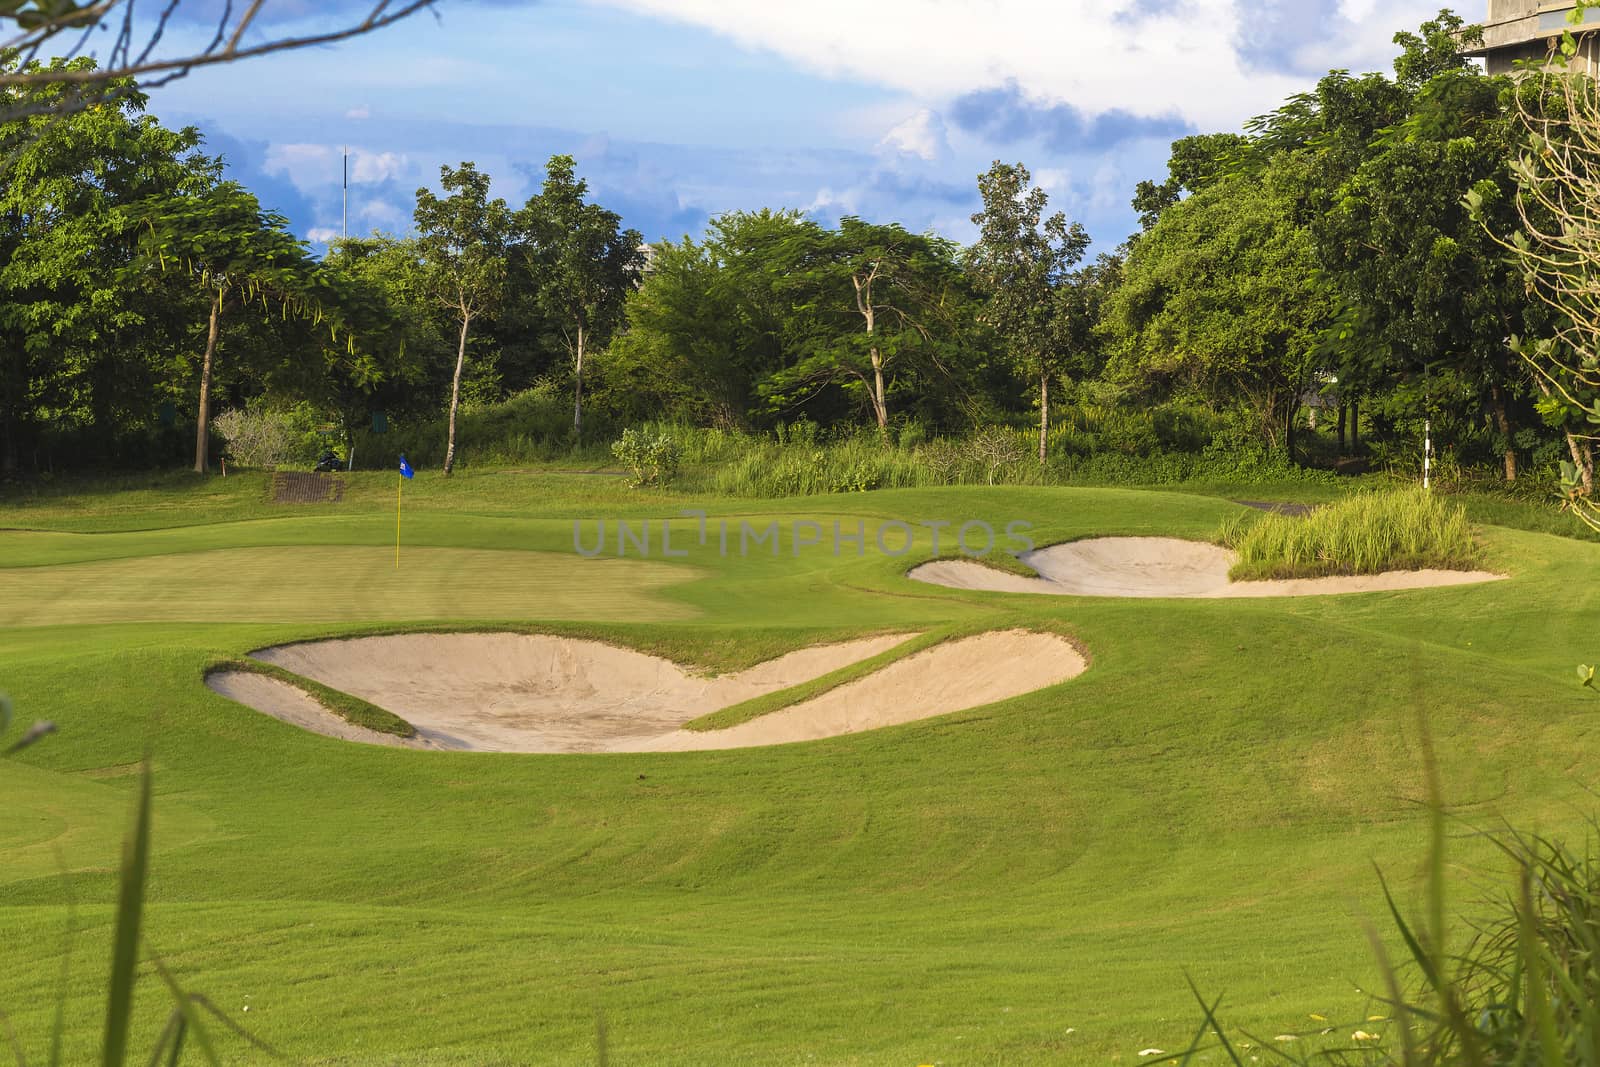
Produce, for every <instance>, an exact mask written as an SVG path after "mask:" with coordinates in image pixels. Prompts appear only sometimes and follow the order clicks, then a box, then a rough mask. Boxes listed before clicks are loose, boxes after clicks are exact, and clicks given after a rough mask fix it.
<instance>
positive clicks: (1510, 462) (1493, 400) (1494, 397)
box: [1489, 385, 1517, 482]
mask: <svg viewBox="0 0 1600 1067" xmlns="http://www.w3.org/2000/svg"><path fill="white" fill-rule="evenodd" d="M1489 404H1490V407H1491V409H1492V410H1493V412H1494V428H1495V429H1496V430H1497V431H1499V433H1500V436H1501V437H1503V438H1505V468H1506V481H1508V482H1514V481H1516V480H1517V446H1516V444H1515V442H1513V441H1512V440H1511V417H1510V416H1509V415H1507V414H1506V398H1505V394H1504V393H1502V392H1501V391H1500V387H1499V386H1498V385H1492V386H1490V387H1489Z"/></svg>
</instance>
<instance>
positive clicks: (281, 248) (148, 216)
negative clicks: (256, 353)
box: [135, 182, 338, 474]
mask: <svg viewBox="0 0 1600 1067" xmlns="http://www.w3.org/2000/svg"><path fill="white" fill-rule="evenodd" d="M135 216H136V217H137V219H138V221H139V226H140V228H141V230H142V231H143V232H142V242H143V248H144V252H145V256H146V262H147V263H150V262H153V263H154V264H156V265H157V266H159V267H161V268H162V269H168V268H177V269H179V270H181V271H182V272H183V273H184V274H185V275H186V276H187V277H188V278H189V279H190V280H191V281H192V283H193V284H194V285H195V286H196V287H198V288H199V289H200V290H201V291H202V292H204V293H205V294H206V295H207V297H208V301H207V302H208V304H209V312H208V317H207V322H206V342H205V352H204V355H203V357H202V359H201V367H200V399H199V407H198V413H197V415H196V418H195V446H194V448H195V453H194V469H195V472H196V473H199V474H204V473H205V472H206V470H207V469H208V468H209V465H210V420H211V383H212V378H213V375H214V372H215V363H216V356H217V350H218V342H219V341H220V340H221V337H222V326H223V320H224V318H225V317H226V316H227V315H228V314H229V312H230V311H232V310H234V309H237V308H240V307H243V306H246V305H248V304H252V303H254V304H259V305H261V306H262V307H271V308H273V309H275V310H276V311H278V312H279V313H280V314H281V315H282V316H283V317H285V318H290V317H293V318H303V319H309V320H313V321H314V322H315V323H316V324H319V325H320V324H322V323H323V322H324V321H325V320H331V321H329V322H328V326H329V330H330V333H334V334H336V333H337V330H338V326H337V321H338V320H337V304H336V302H335V301H334V300H332V299H330V296H331V293H330V290H329V279H328V277H327V275H325V274H324V273H322V272H321V271H320V270H318V268H317V264H316V261H315V260H313V259H312V258H311V255H310V253H309V252H308V251H307V249H306V246H305V244H304V243H303V242H301V241H300V240H299V239H298V238H296V237H295V236H294V235H293V234H291V233H290V232H289V229H288V220H287V219H285V218H284V217H283V216H282V215H279V214H276V213H274V212H268V211H263V210H262V209H261V205H260V203H258V202H257V200H256V198H255V196H254V195H252V194H251V193H250V192H249V191H248V190H246V189H245V188H244V187H243V186H241V185H239V184H238V183H237V182H221V183H218V184H216V185H213V186H211V187H210V188H208V189H205V190H204V191H202V192H198V193H195V194H193V195H189V196H180V197H172V196H166V195H158V196H154V197H151V198H149V199H147V200H145V201H143V202H142V203H141V204H140V205H139V206H138V209H137V211H136V212H135Z"/></svg>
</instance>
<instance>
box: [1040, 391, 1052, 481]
mask: <svg viewBox="0 0 1600 1067" xmlns="http://www.w3.org/2000/svg"><path fill="white" fill-rule="evenodd" d="M1049 440H1050V372H1049V371H1040V372H1039V466H1041V467H1042V466H1044V456H1045V445H1046V444H1047V443H1048V442H1049Z"/></svg>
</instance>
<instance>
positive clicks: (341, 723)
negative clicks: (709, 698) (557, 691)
mask: <svg viewBox="0 0 1600 1067" xmlns="http://www.w3.org/2000/svg"><path fill="white" fill-rule="evenodd" d="M477 632H482V631H477ZM502 634H504V635H506V636H530V635H520V634H515V633H511V632H506V631H502ZM374 636H376V635H374ZM384 636H397V635H395V634H389V635H384ZM414 636H427V634H426V633H421V634H416V635H414ZM542 636H554V635H542ZM891 636H892V637H894V638H898V643H897V644H895V645H892V646H891V647H889V648H886V649H884V650H883V651H882V652H879V653H876V654H874V655H872V656H868V657H867V658H865V659H862V660H859V661H856V662H855V663H851V664H847V665H845V666H843V667H840V668H838V669H836V670H833V671H829V672H826V673H824V674H822V675H819V676H817V677H816V678H814V679H809V680H807V681H803V682H799V683H795V684H793V685H789V686H786V687H785V688H783V689H780V690H776V691H774V692H772V693H770V694H766V696H767V697H769V698H777V699H778V700H780V701H781V703H778V704H775V705H774V706H773V707H772V708H770V709H768V711H767V712H766V713H765V714H763V715H761V716H757V717H755V718H752V719H748V720H744V721H742V722H739V723H735V724H731V725H730V726H729V727H727V728H725V729H722V730H710V731H698V732H688V731H684V730H682V728H681V727H679V728H677V729H675V730H673V731H672V732H671V734H670V735H657V736H655V737H653V738H651V739H649V740H650V741H658V740H665V739H666V738H667V737H668V736H673V737H679V738H681V739H683V740H686V741H689V742H690V743H689V744H680V745H674V746H671V747H657V746H656V745H655V744H653V743H646V744H632V743H629V744H626V745H620V746H617V747H608V748H598V749H592V750H587V751H598V752H613V753H622V752H658V751H686V750H702V749H715V748H735V747H737V748H746V747H766V746H770V745H773V744H783V743H788V742H790V741H801V740H821V739H824V738H829V737H838V736H844V735H846V734H853V733H860V732H866V731H870V730H875V729H878V728H880V727H882V726H892V725H899V724H902V723H909V722H917V721H921V720H924V719H930V718H935V717H938V716H942V715H948V714H952V713H954V712H959V711H964V710H971V709H974V708H979V707H983V706H986V705H988V704H992V703H998V702H1002V701H1005V700H1010V699H1015V698H1016V697H1018V696H1021V695H1025V694H1026V693H1029V692H1033V691H1035V690H1037V689H1044V688H1049V687H1051V686H1054V685H1057V684H1060V683H1062V682H1065V681H1068V680H1070V679H1072V678H1076V677H1077V676H1078V675H1080V674H1082V673H1083V672H1084V671H1085V670H1087V669H1088V666H1089V663H1090V657H1089V654H1088V652H1087V650H1086V649H1085V648H1084V646H1083V644H1082V642H1081V641H1080V640H1078V639H1077V638H1076V637H1075V636H1073V635H1070V634H1067V633H1064V632H1062V631H1061V630H1059V629H1057V628H1055V627H1012V628H1008V629H1001V630H978V631H976V632H966V633H955V634H951V633H944V634H938V635H933V634H927V633H906V632H904V631H902V632H899V633H896V634H893V635H877V637H878V639H879V640H883V639H885V638H887V637H891ZM1007 638H1023V639H1027V640H1030V641H1034V642H1038V641H1048V642H1051V643H1052V644H1055V645H1056V646H1057V647H1059V648H1061V649H1063V650H1065V651H1066V652H1068V653H1069V654H1070V660H1069V661H1068V666H1067V669H1066V670H1064V671H1058V672H1056V673H1054V674H1051V675H1050V676H1049V677H1043V678H1042V680H1039V681H1038V683H1037V684H1035V685H1033V686H1032V687H1031V688H1024V689H1019V690H1015V691H997V690H996V689H990V690H988V691H979V692H974V693H971V694H969V699H968V702H967V703H964V704H962V705H961V706H960V707H955V706H951V707H935V708H934V709H933V710H928V711H924V712H921V713H917V714H911V715H906V714H904V713H903V712H899V711H897V710H896V706H897V705H901V704H903V703H904V694H903V692H895V693H894V694H893V695H891V696H889V697H887V698H886V699H883V700H882V701H881V703H882V704H883V705H884V707H883V708H878V709H876V710H869V711H868V712H867V713H866V715H865V718H864V719H862V720H861V721H859V722H854V721H852V720H853V719H854V718H856V717H855V716H851V717H847V718H846V720H845V721H844V722H843V724H842V725H836V726H834V727H822V728H820V732H815V733H813V734H810V735H807V736H793V734H792V729H793V723H790V729H791V734H790V735H788V736H783V737H781V738H774V739H772V740H767V739H765V737H764V735H766V734H767V733H768V732H769V730H770V728H771V727H772V726H773V724H774V723H777V722H782V721H784V719H785V717H786V715H787V713H790V712H793V711H796V709H800V710H802V711H803V710H804V709H807V708H810V707H812V706H815V705H818V704H825V703H827V702H830V701H832V702H835V703H837V701H838V699H839V698H838V697H837V696H835V694H837V693H839V691H841V690H842V691H844V692H845V693H846V694H848V693H850V692H852V691H854V690H856V689H857V687H862V688H866V689H868V690H870V689H871V687H872V686H873V685H874V684H878V685H880V687H881V684H882V678H883V677H884V676H885V675H893V674H895V673H896V672H903V671H904V669H905V667H904V665H905V664H906V663H907V662H908V661H912V660H917V661H923V660H925V658H934V659H937V658H939V657H941V655H945V654H947V653H944V652H943V650H944V649H949V652H950V653H955V654H959V651H960V646H964V645H967V644H968V643H969V642H971V643H974V644H982V643H984V642H995V641H1004V640H1006V639H1007ZM353 639H359V638H343V639H341V638H327V639H321V640H313V641H302V642H290V643H288V644H286V645H275V646H270V647H273V648H283V647H289V646H290V645H295V644H299V645H305V644H318V643H322V640H327V641H338V640H353ZM568 640H579V641H586V640H587V639H577V638H572V639H568ZM856 640H857V641H859V640H863V639H860V638H858V639H856ZM589 643H592V644H596V645H599V644H603V643H602V642H589ZM849 643H851V642H848V641H847V642H831V643H829V644H849ZM610 647H616V648H619V649H625V650H626V651H629V652H633V653H635V654H638V655H644V656H648V657H650V658H653V659H658V660H660V661H661V662H663V663H667V664H673V661H671V660H666V659H665V658H663V657H656V656H653V655H652V654H650V653H641V652H639V651H638V650H636V649H628V648H627V647H626V646H610ZM827 647H829V645H820V646H808V648H804V649H795V650H791V651H790V652H788V653H783V654H781V655H780V656H777V657H772V658H770V659H769V660H767V661H763V662H764V663H771V662H774V661H775V660H778V659H782V658H784V657H785V656H788V655H792V654H794V653H796V652H804V651H810V650H814V649H819V648H827ZM257 651H265V649H258V650H257ZM1035 652H1037V650H1035ZM1003 658H1004V657H994V656H991V657H990V660H991V661H992V660H1002V659H1003ZM1038 659H1039V657H1038V656H1036V655H1035V656H1033V657H1031V659H1030V660H1029V662H1034V661H1036V660H1038ZM257 662H259V661H257ZM674 665H675V664H674ZM760 665H761V664H758V665H757V666H758V667H759V666H760ZM262 666H263V667H264V668H265V669H263V670H259V671H257V670H250V669H244V670H238V669H229V667H228V665H227V664H226V663H221V664H218V665H216V666H214V667H213V668H212V669H210V670H208V671H207V672H206V674H205V678H204V680H205V684H206V686H207V688H209V689H211V690H212V691H213V692H215V693H217V694H218V695H220V696H223V697H225V698H227V699H230V700H233V701H234V702H236V703H240V704H244V705H245V706H247V707H250V708H252V709H254V710H256V711H258V712H260V713H263V714H266V715H270V716H272V717H273V718H276V719H278V720H279V721H281V722H284V723H286V724H287V725H292V726H298V727H300V728H302V729H305V730H307V731H308V732H313V733H318V734H321V735H323V736H326V737H331V738H334V739H336V740H351V741H357V742H363V743H369V744H375V745H381V746H386V747H407V748H426V749H461V748H470V749H471V750H473V751H499V752H522V753H530V752H545V753H551V754H556V753H560V752H563V751H574V750H562V749H544V748H501V749H496V748H486V747H479V746H476V745H472V746H467V745H464V744H462V743H460V742H459V741H458V739H456V738H453V737H451V736H450V735H449V734H445V733H439V732H436V731H434V730H430V729H428V728H427V727H425V726H419V725H415V724H411V725H413V728H414V729H416V730H417V734H418V736H417V737H415V738H411V739H407V738H401V737H397V736H394V735H389V734H383V733H379V732H377V731H373V730H369V729H366V728H364V727H362V726H360V725H359V724H356V723H352V722H350V721H349V720H347V719H344V718H343V717H341V716H339V715H337V714H336V713H335V712H333V711H331V710H330V709H329V708H328V707H327V706H326V703H325V702H324V701H321V700H319V699H318V698H317V696H316V695H315V689H318V688H326V689H329V690H330V692H332V693H335V694H340V695H346V694H342V692H341V691H340V690H337V689H332V687H329V686H326V685H325V684H324V683H321V682H318V681H316V680H314V679H300V676H299V675H296V674H294V673H293V672H291V671H289V670H288V669H286V668H284V667H279V666H275V665H271V664H266V663H263V664H262ZM930 666H931V664H930ZM968 673H971V668H970V667H969V668H968ZM958 677H962V676H961V675H958ZM297 681H304V682H305V683H306V684H305V686H304V687H302V686H301V685H299V684H296V682H297ZM818 681H824V682H826V683H827V684H825V685H823V686H821V687H820V688H819V687H816V683H817V682H818ZM947 684H948V683H947ZM936 688H937V687H936ZM1002 688H1003V683H1002ZM308 690H309V691H308ZM357 699H359V698H357ZM756 699H760V698H756ZM749 702H750V701H744V702H741V703H749ZM914 703H920V701H918V702H914ZM935 703H936V701H935ZM375 706H376V705H375ZM735 706H737V705H729V707H735ZM380 710H385V711H386V710H387V709H380ZM719 710H721V709H719ZM390 714H392V713H390ZM788 717H789V718H793V716H788ZM396 718H398V716H396ZM764 719H765V720H769V721H767V722H763V720H764ZM402 721H403V720H402ZM730 735H749V737H750V739H748V740H735V741H733V742H732V743H726V742H724V743H722V744H718V743H716V742H717V741H718V740H719V738H727V737H729V736H730ZM641 740H643V739H641ZM701 741H704V742H707V743H705V744H701V743H699V742H701Z"/></svg>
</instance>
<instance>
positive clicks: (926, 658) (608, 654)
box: [206, 631, 1086, 752]
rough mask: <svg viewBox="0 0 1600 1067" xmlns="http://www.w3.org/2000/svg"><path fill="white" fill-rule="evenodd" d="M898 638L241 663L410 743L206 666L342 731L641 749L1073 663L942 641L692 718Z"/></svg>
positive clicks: (1037, 643)
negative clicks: (830, 681) (788, 694)
mask: <svg viewBox="0 0 1600 1067" xmlns="http://www.w3.org/2000/svg"><path fill="white" fill-rule="evenodd" d="M909 636H910V635H906V634H898V635H890V636H884V637H870V638H863V639H861V640H857V641H848V642H844V643H842V644H835V645H822V646H818V647H815V648H807V649H801V650H800V651H797V652H791V653H789V654H788V655H785V656H780V657H779V658H777V659H774V660H770V661H768V662H766V663H762V664H759V665H757V666H755V667H752V668H750V669H749V670H746V671H740V672H739V673H737V674H729V675H723V676H720V677H715V678H706V677H700V676H696V675H693V674H690V673H688V672H686V671H685V670H684V669H683V668H681V667H679V666H678V665H677V664H675V663H672V662H671V661H669V660H665V659H661V658H659V657H656V656H650V655H646V654H645V653H642V652H634V651H630V650H628V649H622V648H616V647H613V646H611V645H605V644H601V643H599V642H595V641H584V640H577V639H573V638H564V637H553V636H547V635H523V634H405V635H399V636H392V637H361V638H351V639H348V640H337V641H316V642H308V643H305V644H297V645H284V646H281V647H277V648H268V649H263V650H261V651H259V652H256V653H254V656H255V658H257V659H260V660H263V661H265V662H268V663H273V664H277V665H278V666H281V667H283V668H285V669H287V670H290V671H293V672H294V673H296V674H300V675H304V676H306V677H308V678H313V679H315V680H317V681H319V682H321V683H322V684H324V685H326V686H329V687H331V688H333V689H338V690H341V691H343V692H346V693H350V694H352V695H354V696H358V697H361V698H362V699H363V700H366V701H368V702H370V703H373V704H376V705H378V706H379V707H382V708H385V709H387V710H389V711H391V712H393V713H394V714H396V715H398V716H400V717H401V718H403V719H405V720H407V721H408V722H410V723H411V724H412V725H413V726H415V727H416V729H417V734H418V737H417V738H416V739H415V740H400V739H398V738H393V737H386V736H385V735H383V734H377V733H373V732H372V731H368V730H365V729H363V728H361V727H357V726H353V725H351V724H350V723H348V722H345V721H344V720H343V719H340V718H338V717H337V716H335V715H333V714H332V713H331V712H329V711H327V710H326V709H324V708H323V707H322V706H321V705H320V704H319V703H317V702H316V701H315V700H313V699H312V698H311V697H309V696H308V695H307V694H305V693H303V692H302V691H300V690H299V689H297V688H295V687H294V686H292V685H288V684H286V683H284V682H281V681H278V680H277V679H274V678H268V677H263V676H260V675H253V674H248V673H240V672H219V673H216V674H213V675H211V676H209V677H208V678H207V680H206V682H207V684H208V685H209V686H211V688H212V689H214V690H216V691H217V692H219V693H221V694H223V695H224V696H227V697H230V698H232V699H234V700H237V701H239V702H240V703H243V704H246V705H248V706H250V707H252V708H255V709H256V710H258V711H262V712H265V713H266V714H269V715H273V716H275V717H277V718H280V719H283V720H284V721H286V722H291V723H294V724H295V725H298V726H301V727H304V728H306V729H309V730H314V731H316V732H318V733H324V734H328V735H330V736H334V737H341V738H344V739H346V740H357V741H372V742H374V743H378V744H391V745H392V744H401V745H407V746H410V747H426V748H454V749H476V750H482V751H496V752H650V751H689V750H697V749H719V748H738V747H745V746H752V745H772V744H781V743H784V742H788V741H805V740H811V739H815V738H821V737H832V736H835V735H838V734H845V733H852V732H855V731H858V730H870V729H874V728H877V727H880V726H888V725H892V724H895V723H902V722H910V721H912V720H915V719H922V718H928V717H930V716H933V715H942V714H945V713H947V712H951V711H959V710H962V709H963V708H969V707H975V706H978V705H982V704H988V703H992V702H994V701H997V700H1004V699H1007V698H1009V697H1013V696H1018V695H1020V694H1022V693H1027V692H1031V691H1032V690H1035V689H1040V688H1043V687H1045V686H1049V685H1054V684H1056V683H1058V682H1063V681H1066V680H1067V679H1069V678H1072V677H1075V676H1076V675H1078V674H1080V673H1082V671H1083V670H1084V667H1085V666H1086V664H1085V662H1084V659H1083V657H1082V656H1081V655H1080V654H1079V653H1078V651H1077V649H1076V648H1074V647H1073V646H1072V644H1071V643H1070V642H1068V641H1067V640H1065V639H1064V638H1061V637H1057V636H1055V635H1052V634H1037V633H1029V632H1025V631H1006V632H1002V633H990V634H983V635H980V636H977V637H969V638H964V639H961V640H956V641H948V642H945V643H944V644H941V645H937V646H935V647H933V648H930V649H925V650H923V651H921V652H918V653H915V654H914V655H912V656H909V657H907V658H905V659H903V660H898V661H896V662H894V663H891V664H889V665H888V666H886V667H885V668H883V669H882V670H879V671H877V672H875V673H873V674H870V675H867V676H866V677H864V678H860V679H857V680H855V681H853V682H848V683H846V684H844V685H841V686H837V687H835V688H834V689H831V690H829V691H828V692H826V693H823V694H822V695H820V696H818V697H815V698H813V699H811V700H807V701H804V702H802V703H800V704H796V705H793V706H791V707H788V708H784V709H782V710H780V711H777V712H773V713H771V714H768V715H765V716H762V717H760V718H757V719H753V720H750V721H748V722H745V723H742V724H740V725H738V726H735V727H732V728H729V729H726V730H719V731H707V732H696V731H688V730H683V729H680V728H681V727H682V726H683V725H684V724H685V723H687V722H688V721H690V720H691V719H695V718H698V717H699V716H701V715H705V714H709V713H710V712H713V711H717V710H719V709H721V708H725V707H728V706H730V705H733V704H738V703H740V702H742V701H745V700H749V699H751V698H753V697H757V696H762V695H765V694H767V693H774V692H777V691H779V690H782V689H787V688H789V687H791V686H794V685H798V684H800V683H802V682H806V681H810V680H811V679H813V678H816V677H819V676H821V675H823V674H827V673H829V672H830V671H834V670H837V669H839V668H841V667H844V666H848V665H849V664H852V663H857V662H860V661H861V660H863V659H867V658H869V657H871V656H874V655H877V654H878V653H880V652H883V651H886V650H888V649H890V648H893V647H894V646H895V645H898V644H900V643H902V642H904V641H906V640H908V639H909Z"/></svg>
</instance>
